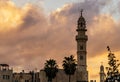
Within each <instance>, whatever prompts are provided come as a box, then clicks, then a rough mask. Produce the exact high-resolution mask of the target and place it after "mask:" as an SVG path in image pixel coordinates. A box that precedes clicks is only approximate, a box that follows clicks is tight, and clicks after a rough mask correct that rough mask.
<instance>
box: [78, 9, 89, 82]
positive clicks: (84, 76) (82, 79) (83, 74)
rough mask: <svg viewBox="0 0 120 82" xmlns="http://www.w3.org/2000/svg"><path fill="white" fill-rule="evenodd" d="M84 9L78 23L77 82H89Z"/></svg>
mask: <svg viewBox="0 0 120 82" xmlns="http://www.w3.org/2000/svg"><path fill="white" fill-rule="evenodd" d="M82 12H83V10H81V16H80V17H79V19H78V22H77V23H78V24H77V30H76V31H77V33H78V34H77V36H76V41H77V63H78V68H77V82H88V71H87V51H86V47H87V40H88V37H87V35H86V31H87V29H86V21H85V19H84V17H83V15H82Z"/></svg>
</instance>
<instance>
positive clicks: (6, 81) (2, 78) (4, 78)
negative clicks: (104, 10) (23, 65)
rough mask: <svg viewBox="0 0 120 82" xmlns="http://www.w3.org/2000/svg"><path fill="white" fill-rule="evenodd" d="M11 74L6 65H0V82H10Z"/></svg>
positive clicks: (11, 71)
mask: <svg viewBox="0 0 120 82" xmlns="http://www.w3.org/2000/svg"><path fill="white" fill-rule="evenodd" d="M12 74H13V70H12V69H10V68H9V65H8V64H0V82H12V78H13V77H12Z"/></svg>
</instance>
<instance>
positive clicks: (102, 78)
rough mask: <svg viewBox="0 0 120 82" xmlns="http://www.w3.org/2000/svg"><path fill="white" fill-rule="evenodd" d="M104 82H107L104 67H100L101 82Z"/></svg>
mask: <svg viewBox="0 0 120 82" xmlns="http://www.w3.org/2000/svg"><path fill="white" fill-rule="evenodd" d="M104 81H105V72H104V66H103V65H101V66H100V82H104Z"/></svg>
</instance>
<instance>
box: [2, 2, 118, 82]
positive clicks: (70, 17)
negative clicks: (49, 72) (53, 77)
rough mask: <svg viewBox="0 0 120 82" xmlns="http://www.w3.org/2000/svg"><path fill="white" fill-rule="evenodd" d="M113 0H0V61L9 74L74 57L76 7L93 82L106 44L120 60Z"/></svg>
mask: <svg viewBox="0 0 120 82" xmlns="http://www.w3.org/2000/svg"><path fill="white" fill-rule="evenodd" d="M119 4H120V1H119V0H59V1H57V0H56V1H55V0H0V63H7V64H9V65H10V67H13V69H14V71H21V70H23V69H25V71H29V70H35V69H36V68H37V69H38V70H39V69H43V67H44V63H45V61H46V60H47V59H50V58H53V59H55V60H57V63H58V64H59V67H60V68H61V67H62V66H61V64H62V60H63V58H64V57H65V56H69V55H71V54H73V55H74V56H75V57H76V41H75V36H76V34H77V32H76V29H77V20H78V18H79V16H80V9H84V12H83V16H84V18H85V19H86V24H87V30H88V31H87V35H88V42H87V67H88V71H89V80H90V79H95V80H97V82H99V67H100V65H101V62H103V65H104V66H105V67H106V66H107V54H108V52H107V49H106V46H108V45H109V46H110V48H111V51H112V52H113V53H115V56H116V57H117V58H118V59H119V58H120V55H119V54H120V42H119V41H120V36H119V33H120V10H119V9H120V5H119Z"/></svg>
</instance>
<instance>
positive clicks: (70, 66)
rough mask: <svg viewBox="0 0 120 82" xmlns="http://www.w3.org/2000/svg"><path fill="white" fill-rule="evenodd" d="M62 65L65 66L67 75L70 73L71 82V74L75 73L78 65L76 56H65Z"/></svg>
mask: <svg viewBox="0 0 120 82" xmlns="http://www.w3.org/2000/svg"><path fill="white" fill-rule="evenodd" d="M62 66H63V69H64V72H65V73H66V74H67V75H69V82H70V78H71V75H73V74H74V73H75V70H76V66H77V64H76V60H75V59H74V56H73V55H71V56H70V57H64V60H63V65H62Z"/></svg>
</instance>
